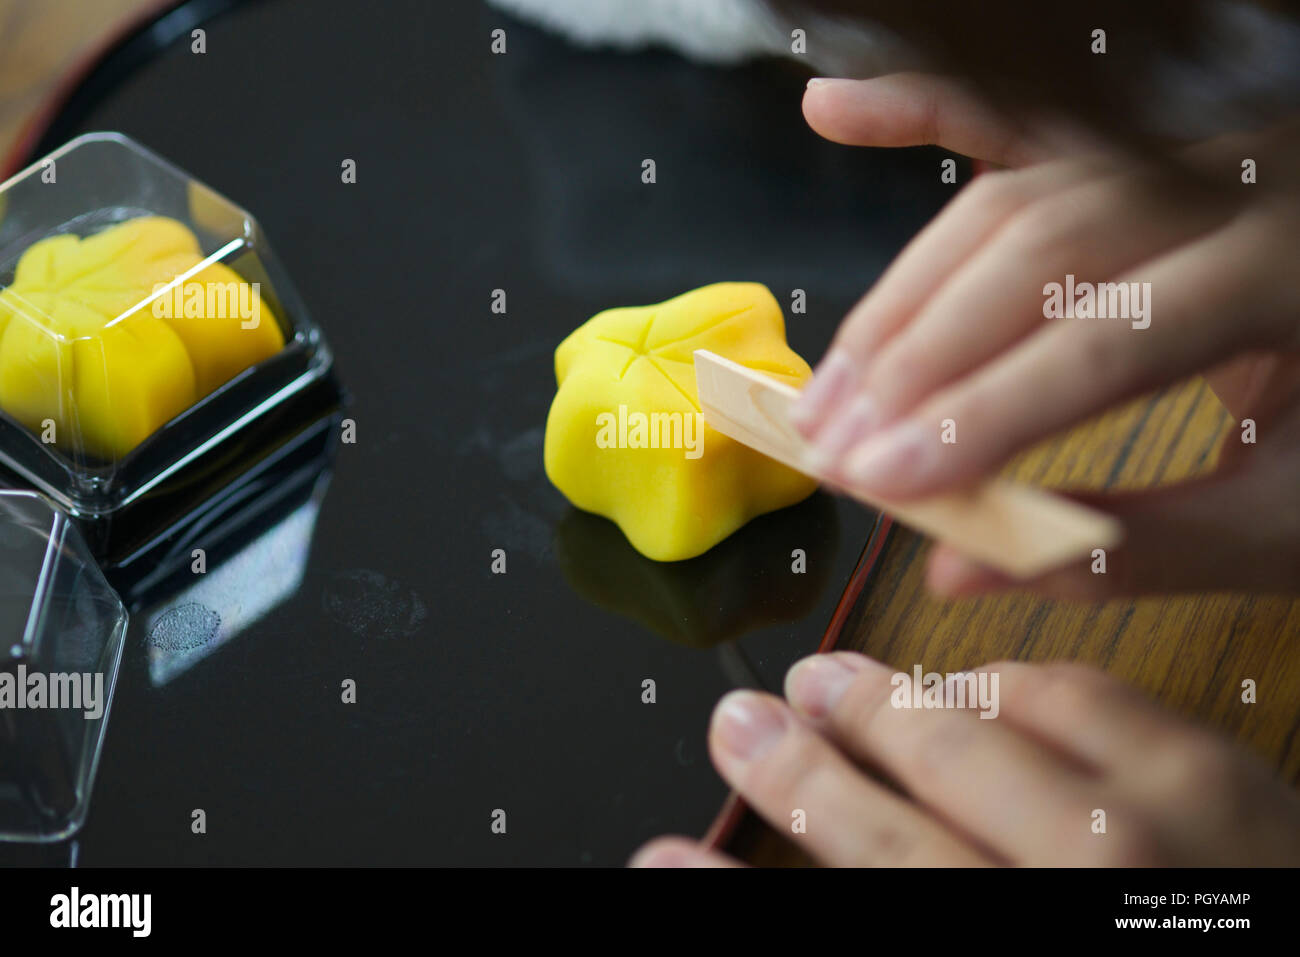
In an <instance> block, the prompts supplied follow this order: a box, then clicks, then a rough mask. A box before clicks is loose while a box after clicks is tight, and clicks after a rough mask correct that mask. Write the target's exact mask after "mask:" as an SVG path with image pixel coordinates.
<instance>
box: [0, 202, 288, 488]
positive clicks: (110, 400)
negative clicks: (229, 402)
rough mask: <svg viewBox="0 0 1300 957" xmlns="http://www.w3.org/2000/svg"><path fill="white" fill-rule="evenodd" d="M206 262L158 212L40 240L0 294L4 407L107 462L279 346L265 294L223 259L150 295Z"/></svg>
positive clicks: (57, 440) (0, 396)
mask: <svg viewBox="0 0 1300 957" xmlns="http://www.w3.org/2000/svg"><path fill="white" fill-rule="evenodd" d="M202 261H203V254H202V252H201V250H200V248H199V244H198V240H197V239H196V238H195V237H194V234H193V233H192V232H190V230H189V229H188V228H187V227H186V226H184V225H183V224H181V223H179V222H177V221H176V220H173V219H167V218H165V217H161V216H142V217H138V218H135V219H130V220H127V221H126V222H123V223H119V224H117V225H115V226H111V227H109V228H108V229H105V230H104V231H102V232H100V233H96V234H95V235H93V236H89V237H87V238H85V239H82V238H80V237H78V236H75V235H71V234H64V235H59V236H52V237H50V238H48V239H43V240H41V241H40V242H37V243H35V244H33V245H32V246H31V247H30V248H28V249H27V250H26V251H25V252H24V253H23V254H22V256H21V258H20V259H19V260H18V266H17V269H16V270H15V275H14V281H13V283H12V285H10V286H9V287H8V288H7V289H5V290H4V291H3V292H0V409H3V410H4V411H5V412H7V413H8V414H9V415H10V416H12V417H13V418H15V419H17V420H18V421H19V422H21V423H23V424H24V425H26V426H27V427H28V428H30V429H32V430H33V431H36V432H38V433H43V432H44V431H45V428H46V425H47V424H48V423H53V424H54V426H55V430H54V444H55V445H56V446H58V447H60V448H63V449H65V450H68V451H72V452H76V453H78V454H88V455H90V456H92V457H95V458H98V459H102V460H105V461H110V462H111V461H115V460H117V459H120V458H121V457H122V456H124V455H126V454H127V453H128V452H130V451H131V450H132V449H133V448H135V447H136V446H137V445H138V444H139V443H140V442H142V441H143V440H144V439H145V438H147V437H148V436H149V435H151V434H152V433H153V432H154V431H155V430H157V429H158V428H159V427H160V426H162V425H164V424H165V423H166V422H167V421H169V420H170V419H172V418H174V417H175V416H177V415H179V414H180V413H181V412H184V411H185V410H186V409H187V408H189V407H190V406H191V405H193V404H194V403H195V402H197V401H198V400H199V399H201V398H203V397H204V396H206V395H208V393H210V392H212V391H213V390H215V389H217V388H219V387H220V386H221V385H223V384H224V383H226V382H227V381H229V380H230V379H231V378H233V377H234V376H236V375H238V374H239V373H240V372H242V371H243V370H245V369H247V368H248V367H249V366H252V365H254V364H256V363H258V362H260V361H262V360H263V359H265V358H268V357H269V356H271V355H273V354H274V353H276V352H278V351H279V350H280V349H281V348H283V347H284V336H283V334H282V333H281V331H280V327H279V325H278V323H277V322H276V318H275V316H274V315H272V313H271V310H270V309H269V308H267V307H266V306H265V305H264V303H263V302H262V300H261V297H260V295H259V294H258V292H257V291H256V290H254V289H252V288H251V287H250V286H249V285H248V284H247V283H245V282H244V281H243V280H242V279H241V278H240V277H239V276H238V275H237V274H236V273H235V272H234V271H233V270H231V269H230V268H228V267H227V266H225V265H223V264H221V263H211V264H209V265H208V266H206V267H204V268H203V269H202V270H200V271H199V272H197V273H196V274H195V275H194V276H192V277H189V278H188V279H186V280H185V281H184V282H182V283H180V284H179V285H178V286H173V287H172V294H171V295H166V294H165V298H163V297H155V298H154V301H153V302H149V300H150V299H151V297H154V294H155V291H156V290H157V289H158V288H159V287H163V286H165V284H168V283H171V282H172V281H173V280H175V279H176V278H177V277H178V276H180V275H181V274H183V273H185V272H187V271H188V270H190V269H192V268H194V267H195V266H197V265H198V264H199V263H201V262H202ZM155 307H163V308H155ZM245 311H247V312H248V313H249V316H245V315H244V314H243V313H244V312H245ZM159 313H162V315H161V317H160V315H159ZM250 317H251V318H250Z"/></svg>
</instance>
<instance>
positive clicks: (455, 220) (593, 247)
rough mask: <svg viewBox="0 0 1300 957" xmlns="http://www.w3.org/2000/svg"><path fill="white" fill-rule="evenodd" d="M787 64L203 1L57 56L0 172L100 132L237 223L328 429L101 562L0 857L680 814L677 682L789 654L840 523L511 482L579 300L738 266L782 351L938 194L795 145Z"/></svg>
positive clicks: (541, 415)
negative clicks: (66, 72)
mask: <svg viewBox="0 0 1300 957" xmlns="http://www.w3.org/2000/svg"><path fill="white" fill-rule="evenodd" d="M195 24H201V25H202V27H203V28H204V29H205V30H206V31H207V37H206V42H207V52H206V53H204V54H195V53H192V52H191V47H190V35H189V30H190V29H191V27H192V26H194V25H195ZM496 27H504V28H505V29H506V30H507V34H508V52H507V54H506V55H504V56H494V55H493V54H492V53H491V52H490V49H489V46H490V32H491V30H493V29H494V28H496ZM806 76H807V73H806V71H803V70H801V69H799V67H798V66H797V65H795V64H786V63H774V62H769V63H763V64H759V65H753V66H747V67H743V68H738V69H731V70H719V69H713V68H708V67H702V66H697V65H693V64H691V63H688V62H686V61H684V60H681V59H679V58H677V57H675V56H673V55H671V54H668V53H660V52H649V53H640V54H633V55H618V54H613V53H593V52H589V51H582V50H578V49H576V48H574V47H572V46H570V45H568V44H567V43H565V42H564V41H562V40H559V39H556V38H554V37H551V36H548V35H544V34H542V33H539V32H537V31H534V30H532V29H530V28H529V27H527V26H524V25H523V24H520V23H518V22H516V21H513V20H510V19H508V18H506V17H505V16H503V15H499V14H497V13H496V12H495V11H493V10H491V9H489V8H486V7H480V6H478V5H476V4H464V3H462V4H428V3H424V2H420V0H401V2H399V0H394V2H389V3H384V4H376V5H370V6H368V7H364V8H361V7H357V6H356V5H355V4H353V3H349V2H346V0H321V2H315V3H312V4H296V3H291V2H288V0H262V2H248V3H230V2H215V0H203V2H193V3H189V4H182V5H181V6H180V7H178V8H174V9H169V10H168V11H166V12H165V13H164V14H162V15H160V16H159V17H158V18H157V20H156V21H154V22H153V23H151V24H150V25H149V26H148V27H147V28H146V29H144V30H141V31H137V32H135V33H132V34H131V35H130V36H127V37H124V38H123V39H122V40H121V42H119V43H118V44H117V45H116V46H115V47H114V48H113V49H112V50H111V51H110V52H109V53H108V55H107V57H106V58H104V59H103V60H102V61H99V62H98V63H97V64H96V65H95V67H94V69H93V70H91V71H90V72H89V73H88V74H87V75H85V76H84V77H82V78H81V79H80V82H79V84H78V85H77V86H76V88H75V89H73V90H72V91H71V96H70V97H68V98H67V99H66V100H65V101H63V102H62V105H61V107H60V109H59V110H58V111H57V112H55V113H53V115H51V116H50V117H48V119H49V120H50V123H49V126H48V128H47V129H46V130H44V132H43V139H41V141H40V142H39V143H35V142H34V140H35V138H33V145H32V146H31V155H30V156H29V157H28V158H27V159H28V160H30V159H34V158H35V157H36V156H39V155H43V153H44V152H46V151H48V150H49V149H51V148H53V147H54V146H57V145H58V144H59V143H61V142H64V141H66V140H67V139H68V138H70V137H71V136H73V135H76V134H77V133H80V132H83V131H87V130H99V129H111V130H119V131H121V132H124V133H126V134H128V135H130V136H132V137H135V138H136V139H138V140H140V141H141V142H143V143H145V144H146V145H149V146H150V147H152V148H153V149H155V150H157V151H159V152H160V153H162V154H164V155H166V156H167V157H168V158H170V159H171V160H173V161H174V162H176V163H177V164H179V165H181V166H182V167H184V168H186V169H188V170H190V171H192V172H193V173H194V174H195V175H197V176H198V177H200V178H201V179H203V180H205V181H206V182H208V183H210V184H212V185H213V186H214V187H215V188H216V189H218V190H220V191H221V192H223V193H225V194H226V195H228V196H230V197H232V198H234V199H235V200H236V201H237V202H239V203H240V204H242V205H244V206H247V207H248V208H249V209H250V210H252V212H253V213H254V214H255V215H256V216H257V217H258V218H259V220H260V221H261V223H262V225H263V227H264V228H265V229H266V230H267V233H268V234H269V235H270V236H271V237H273V238H274V241H275V244H276V248H277V249H278V250H279V252H280V254H281V258H282V260H283V262H284V264H285V266H286V268H287V269H288V270H289V271H290V273H291V275H292V277H293V279H294V281H295V282H296V284H297V286H298V289H299V291H300V292H301V294H302V297H303V299H304V300H305V301H306V302H307V304H308V306H309V308H310V309H311V310H312V312H313V315H314V316H315V318H316V321H317V322H318V323H319V324H320V325H321V327H322V328H323V329H324V330H325V333H326V335H327V336H328V337H329V340H330V342H331V344H332V346H333V349H334V352H335V355H336V367H337V371H338V375H339V378H340V379H341V380H342V382H343V384H344V386H345V387H346V389H347V391H348V393H349V394H350V395H351V396H352V399H353V402H352V405H351V406H350V407H349V408H348V409H347V411H346V415H347V416H349V417H351V418H352V419H354V420H355V423H356V442H355V444H348V445H340V446H339V447H337V448H335V449H333V450H328V451H327V450H323V449H320V448H306V447H305V448H304V450H303V452H302V454H299V455H296V456H295V457H293V458H292V459H291V460H290V461H288V462H286V464H285V465H284V469H285V471H284V475H283V477H279V478H277V477H276V476H275V475H274V474H272V475H269V476H267V477H264V478H263V479H261V480H260V481H259V483H256V485H255V487H251V488H250V489H247V490H243V491H241V492H240V495H241V496H242V497H241V498H239V500H238V501H235V502H233V503H230V504H229V507H224V508H222V509H220V510H218V511H217V512H216V513H214V514H212V515H204V516H200V517H199V518H197V519H196V520H195V522H196V523H197V524H198V525H200V526H203V527H204V528H206V529H208V530H209V531H211V530H212V529H215V530H216V531H218V532H220V534H219V535H217V536H216V540H217V541H219V542H220V543H222V544H221V546H220V547H219V548H216V549H215V550H214V554H212V555H210V556H207V558H208V561H209V562H210V563H213V564H212V565H211V566H210V567H209V570H208V572H207V575H206V583H205V585H204V587H203V588H202V589H198V590H196V587H195V583H194V581H193V576H192V575H189V574H188V573H187V571H186V568H185V563H186V561H187V560H188V555H189V553H188V551H186V549H185V548H184V545H185V542H184V541H183V534H181V533H184V532H187V531H189V530H190V529H188V528H182V529H181V530H180V532H178V535H181V538H180V539H178V540H177V541H175V542H171V543H170V545H169V546H168V547H169V549H170V550H166V549H165V550H164V551H166V554H164V555H162V556H161V557H159V558H158V560H157V561H158V564H157V567H155V568H151V569H145V570H144V571H140V570H138V569H137V570H136V571H135V572H134V573H133V574H132V576H131V577H130V579H129V580H125V581H123V583H122V588H123V590H124V592H127V593H128V594H127V597H128V603H129V604H130V605H131V607H132V611H133V621H132V625H131V630H130V633H129V635H128V645H127V649H126V654H125V657H124V660H123V665H122V674H121V678H120V681H119V686H118V692H117V699H116V702H115V704H114V707H113V713H112V719H111V722H110V726H109V729H108V735H107V741H106V745H105V749H104V753H103V757H102V762H101V765H100V773H99V779H98V782H97V784H96V787H95V793H94V795H93V798H92V801H91V808H90V815H89V818H88V821H87V824H86V826H85V828H84V830H83V831H82V832H81V834H80V835H79V836H78V837H77V838H76V839H75V841H73V842H68V843H67V844H64V845H57V846H52V847H46V848H17V847H12V846H11V847H5V846H2V845H0V862H6V863H8V862H15V863H17V862H25V861H33V860H39V861H44V862H52V863H58V862H64V861H68V862H70V861H73V860H75V861H76V862H77V863H81V864H86V865H112V864H128V865H130V864H275V865H289V864H303V865H313V864H619V863H622V862H623V861H624V860H625V859H626V857H627V856H628V854H629V853H630V852H631V851H632V850H634V849H635V847H636V846H637V845H638V844H639V843H640V842H641V841H643V840H645V839H646V838H649V837H651V836H654V835H656V834H660V833H665V832H675V833H687V834H702V833H703V832H704V831H705V830H706V829H707V828H708V827H709V825H710V822H711V821H713V820H714V818H715V817H716V815H717V813H718V810H719V808H720V806H721V805H722V802H723V799H724V797H725V795H726V789H725V787H724V786H723V784H722V783H721V781H720V779H719V778H718V777H717V776H716V774H715V773H714V772H713V770H712V768H711V766H710V764H709V760H708V756H707V753H706V750H705V732H706V727H707V721H708V716H709V713H710V710H711V709H712V706H713V704H714V702H715V701H716V700H717V699H718V697H719V696H720V695H722V694H723V693H724V692H725V691H726V690H728V689H729V688H732V687H735V686H738V685H742V684H745V685H753V686H763V687H766V688H769V689H773V690H776V689H779V687H780V682H781V678H782V676H783V674H784V672H785V670H786V668H787V667H788V666H789V664H790V663H791V662H793V661H794V660H795V659H797V658H799V657H801V656H803V655H805V654H808V653H810V652H812V651H813V650H815V649H816V648H817V647H818V645H819V643H820V642H821V641H822V638H823V634H824V633H825V632H826V629H827V627H828V624H829V623H830V622H831V620H832V615H833V613H834V611H835V609H836V606H837V604H838V603H839V602H840V599H841V595H842V593H843V592H844V590H845V588H846V587H847V586H848V585H849V584H850V581H851V579H852V578H853V574H854V570H855V568H857V567H858V566H859V560H860V558H862V556H863V554H864V549H865V548H866V546H867V545H868V542H869V540H871V537H872V535H873V532H874V531H875V530H876V529H877V524H878V523H877V518H878V517H877V516H876V515H874V514H871V513H869V512H867V511H865V510H863V509H861V508H859V507H857V506H855V505H853V504H851V503H848V502H845V501H839V500H836V499H834V498H832V497H830V496H827V495H824V494H820V493H819V494H818V495H817V496H815V497H814V498H812V499H810V500H809V501H807V502H806V503H804V504H803V505H800V506H798V507H796V508H795V509H791V510H787V511H786V512H782V513H778V514H774V515H771V516H767V517H764V518H761V519H758V520H756V521H755V522H753V523H751V525H749V526H747V527H746V528H745V529H744V530H742V532H740V533H739V534H738V535H736V536H734V537H733V538H732V539H730V540H728V541H727V542H726V543H724V544H723V545H722V546H720V547H719V548H717V549H715V550H714V551H713V552H710V553H709V554H707V555H705V556H703V557H701V558H699V559H695V560H693V561H691V562H689V563H683V564H680V565H656V564H654V563H652V562H649V561H647V560H645V559H642V558H641V557H640V556H638V555H637V554H636V553H635V552H633V551H632V550H631V548H630V546H628V545H627V544H626V542H625V541H624V540H623V539H622V537H621V535H620V534H619V533H618V532H617V530H616V529H615V528H614V527H613V526H612V525H610V524H609V523H608V522H605V521H604V520H602V519H598V518H594V517H592V516H588V515H584V514H580V513H577V512H575V511H574V510H573V509H571V508H570V507H569V506H568V504H567V503H566V502H565V501H564V500H563V498H562V497H561V496H560V495H559V493H558V492H556V491H555V490H554V489H553V488H552V487H551V486H550V485H549V483H548V482H547V481H546V478H545V476H544V475H543V473H542V434H543V425H544V422H545V417H546V411H547V408H548V406H549V403H550V400H551V397H552V395H553V392H554V387H555V384H554V373H553V368H552V350H553V349H554V347H555V345H556V344H557V343H558V342H559V341H560V340H561V339H562V338H563V337H564V336H565V335H566V334H567V333H568V332H569V331H570V330H571V329H572V328H573V327H575V326H576V325H577V324H579V323H580V322H582V321H583V320H585V319H586V318H588V317H589V316H590V315H592V314H594V313H595V312H597V311H599V310H601V309H604V308H607V307H610V306H614V305H639V304H644V303H649V302H655V301H659V300H662V299H665V298H668V297H670V296H672V295H675V294H677V293H679V292H683V291H685V290H687V289H690V288H693V287H695V286H698V285H702V284H704V283H708V282H714V281H718V280H732V279H735V280H742V279H743V280H758V281H761V282H765V283H767V284H768V285H769V286H770V287H771V288H772V290H773V291H774V293H775V294H776V295H777V298H778V299H779V300H780V301H781V302H782V303H783V305H784V306H785V307H786V309H787V323H788V326H789V338H790V341H791V343H792V344H793V345H794V347H795V348H796V349H797V350H799V351H800V352H801V353H803V354H804V355H805V356H807V357H808V358H809V359H811V360H815V359H816V358H817V357H818V356H820V354H821V352H822V351H823V350H824V348H825V346H826V344H827V342H828V341H829V339H830V336H831V334H832V332H833V330H834V328H835V325H836V324H837V322H838V321H839V319H840V317H841V316H842V315H843V314H844V312H845V311H846V310H847V309H848V307H849V306H850V305H851V304H852V303H853V301H854V300H855V299H856V298H857V296H858V295H860V294H861V292H862V291H863V290H864V289H865V288H866V287H867V286H869V285H870V283H871V282H872V281H874V279H875V278H876V277H877V276H878V275H879V273H880V271H881V270H882V268H883V267H884V265H885V264H886V263H887V262H888V260H889V259H890V258H892V256H893V255H894V254H895V253H896V252H897V251H898V250H899V248H901V246H902V245H903V243H904V242H905V241H906V240H907V239H908V238H909V237H910V236H911V235H912V234H913V233H914V232H915V231H916V230H917V229H918V228H919V227H920V225H921V224H922V223H924V222H925V221H926V220H927V219H928V218H929V217H930V216H931V215H933V213H934V212H935V211H936V210H937V209H938V207H939V206H940V205H941V203H942V202H943V201H944V200H945V199H946V198H947V196H948V193H947V189H948V187H945V186H943V185H942V184H941V183H940V181H939V175H938V171H939V157H938V156H937V154H935V153H933V152H930V151H926V150H905V151H892V152H886V151H871V152H866V151H858V150H852V149H848V148H845V147H840V146H835V145H831V144H827V143H824V142H821V141H819V140H818V139H817V137H816V136H814V135H813V134H812V133H811V132H810V131H808V130H807V128H806V127H805V126H804V124H803V121H802V119H801V116H800V113H799V100H800V96H801V94H802V90H803V86H804V81H805V79H806ZM646 158H652V159H654V160H655V162H656V167H657V182H656V183H655V184H654V185H646V184H644V183H643V182H642V181H641V175H640V174H641V170H642V161H643V160H644V159H646ZM347 159H351V160H354V161H355V162H356V168H357V181H356V183H355V184H345V183H343V182H342V177H341V175H340V174H341V168H342V164H343V162H344V160H347ZM496 289H503V290H505V291H506V294H507V311H506V314H505V315H500V314H494V313H493V312H492V311H491V308H490V307H491V302H492V294H493V290H496ZM796 289H802V290H804V292H805V294H806V298H807V304H808V305H807V312H806V313H805V314H796V315H790V314H789V305H790V303H791V301H792V295H793V291H794V290H796ZM205 523H206V524H205ZM164 544H167V543H164ZM877 544H878V541H877ZM796 548H802V549H804V550H805V551H806V553H807V556H808V569H809V570H808V573H807V574H806V575H803V576H793V575H792V574H791V573H790V562H791V558H790V556H791V552H792V550H793V549H796ZM494 549H504V550H505V552H506V554H507V556H508V558H507V569H508V570H507V573H506V574H505V575H494V574H492V571H491V565H492V553H493V550H494ZM868 564H869V563H866V562H864V563H862V569H863V570H865V568H866V566H867V565H868ZM856 585H858V586H860V585H861V574H860V575H859V579H858V581H857V582H856ZM646 679H653V681H654V682H655V687H656V702H655V703H654V704H646V703H643V700H642V697H643V695H642V689H643V682H644V681H645V680H646ZM345 682H354V683H355V689H356V702H355V703H351V704H349V703H344V701H343V700H342V699H343V688H344V684H345ZM199 809H201V810H202V811H203V812H204V814H205V817H206V833H205V834H202V835H199V834H195V833H193V830H192V827H191V823H192V820H193V819H194V812H195V811H196V810H199ZM499 810H500V811H504V812H505V820H506V832H505V833H504V834H500V833H495V832H494V829H493V827H492V823H493V820H494V815H495V812H497V811H499ZM497 817H498V818H499V815H498V816H497Z"/></svg>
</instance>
